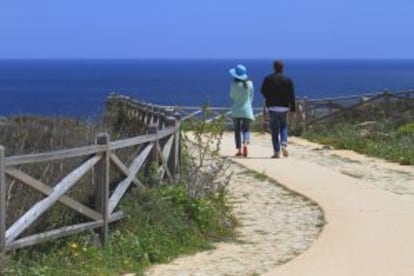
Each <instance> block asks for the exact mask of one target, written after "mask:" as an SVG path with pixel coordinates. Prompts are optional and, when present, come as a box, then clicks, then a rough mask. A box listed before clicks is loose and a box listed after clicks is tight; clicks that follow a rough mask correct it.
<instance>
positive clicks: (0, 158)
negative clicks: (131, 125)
mask: <svg viewBox="0 0 414 276" xmlns="http://www.w3.org/2000/svg"><path fill="white" fill-rule="evenodd" d="M121 104H122V108H124V110H125V111H126V112H127V113H128V114H130V115H131V116H136V117H137V118H139V119H140V120H142V121H143V122H146V125H147V126H148V128H147V134H145V135H142V136H137V137H132V138H128V139H123V140H117V141H110V140H109V135H108V134H106V133H101V134H99V135H97V137H96V144H95V145H90V146H84V147H78V148H72V149H65V150H59V151H52V152H46V153H37V154H27V155H17V156H5V149H4V147H3V146H0V253H4V252H6V251H8V250H14V249H17V248H22V247H26V246H31V245H34V244H38V243H41V242H44V241H47V240H52V239H56V238H60V237H64V236H68V235H73V234H76V233H80V232H83V231H87V230H92V229H99V231H98V232H99V236H100V239H101V242H102V243H103V244H104V243H105V242H106V239H107V236H108V225H109V224H110V223H112V222H115V221H117V220H119V219H122V218H123V217H124V213H123V212H122V211H121V210H118V209H119V208H118V209H117V207H118V206H119V203H120V201H121V199H122V198H123V197H124V195H125V194H126V192H127V190H128V188H129V187H130V186H131V184H133V185H135V186H136V187H139V188H145V184H146V183H142V182H141V181H140V180H139V179H138V178H137V173H138V172H139V171H140V169H141V168H143V166H144V165H145V164H151V165H152V164H155V165H156V166H157V168H158V170H157V172H158V177H159V178H168V179H169V180H170V181H172V182H173V181H176V180H177V178H178V177H179V171H180V163H179V154H180V153H179V151H180V120H179V119H178V118H176V117H174V116H172V115H173V114H172V113H171V110H169V109H168V108H159V109H158V108H157V109H154V108H151V107H150V106H149V105H148V104H141V103H137V102H134V101H131V100H130V99H127V98H123V97H118V98H111V97H110V98H109V99H108V104H107V108H108V112H109V113H110V112H115V110H114V108H115V107H117V106H118V107H119V105H121ZM125 148H129V149H131V148H132V149H134V152H135V155H134V156H133V158H132V162H131V163H130V165H129V166H127V165H126V164H125V163H124V162H122V161H121V159H120V158H119V157H118V156H117V153H116V152H117V150H120V149H125ZM79 157H80V158H83V160H84V161H83V162H81V164H80V165H79V166H77V167H76V168H73V170H72V171H71V172H69V173H68V174H67V175H66V176H65V177H63V178H62V179H61V180H60V181H59V182H58V183H43V182H41V181H40V180H39V179H36V178H34V177H32V176H31V175H29V174H27V173H25V172H24V171H23V170H21V169H20V168H21V167H22V166H24V165H27V164H38V163H43V162H63V160H66V159H70V158H79ZM88 172H89V173H91V172H92V175H93V177H92V178H91V181H93V182H94V183H93V184H94V187H95V204H94V207H90V206H88V205H87V204H84V203H81V202H80V201H78V200H76V199H74V198H71V197H70V196H69V195H68V191H69V190H70V189H71V188H73V187H74V186H75V185H76V184H77V183H78V182H79V180H80V179H81V178H82V177H83V176H84V175H85V174H86V173H88ZM113 172H116V173H117V174H121V175H122V178H121V179H122V180H121V181H120V182H119V183H109V182H110V174H111V173H113ZM11 180H13V181H18V182H19V183H21V184H23V185H24V186H25V187H27V188H28V189H33V190H34V191H36V192H38V193H41V194H42V195H44V198H43V199H41V200H40V201H38V202H36V203H35V204H33V205H32V206H31V207H30V208H29V209H28V210H27V211H26V212H24V214H23V215H22V216H20V217H19V218H18V219H17V220H16V221H14V222H12V223H8V224H9V225H6V216H7V213H8V212H13V210H8V209H7V199H6V194H7V191H8V185H9V184H8V183H10V181H11ZM110 184H111V186H110ZM110 187H112V189H111V190H110ZM58 203H59V204H63V205H64V206H66V207H68V208H70V209H72V210H74V211H75V212H77V213H78V214H79V215H81V216H82V217H84V218H85V222H82V223H77V224H73V225H66V226H64V227H61V228H57V229H52V230H48V231H45V232H42V233H35V234H31V235H24V233H25V231H27V230H28V229H29V228H30V227H31V226H33V225H34V224H35V222H36V221H38V219H39V218H40V217H41V216H42V215H43V214H45V213H46V211H48V210H50V208H52V206H54V205H56V204H58Z"/></svg>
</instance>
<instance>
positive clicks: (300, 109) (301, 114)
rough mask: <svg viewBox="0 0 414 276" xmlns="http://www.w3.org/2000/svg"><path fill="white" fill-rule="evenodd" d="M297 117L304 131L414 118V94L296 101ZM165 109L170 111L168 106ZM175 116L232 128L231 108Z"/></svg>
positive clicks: (181, 110)
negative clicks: (345, 122)
mask: <svg viewBox="0 0 414 276" xmlns="http://www.w3.org/2000/svg"><path fill="white" fill-rule="evenodd" d="M296 105H297V107H296V116H294V117H292V118H291V122H290V125H291V127H293V128H295V127H296V126H297V125H300V126H302V127H303V128H304V129H307V128H308V127H311V126H312V125H314V124H318V123H326V122H329V121H331V120H333V119H337V118H338V117H339V116H343V117H346V118H350V117H352V116H353V117H357V116H360V117H361V118H365V119H366V120H375V119H378V118H382V117H387V118H391V119H398V118H400V117H404V116H409V117H412V116H413V115H412V114H413V113H414V112H413V111H414V91H403V92H389V91H384V92H379V93H373V94H363V95H357V96H347V97H336V98H324V99H308V98H307V97H304V98H297V99H296ZM157 107H158V108H160V106H157ZM164 108H166V107H165V106H164ZM167 108H169V109H170V110H172V112H174V113H175V114H179V116H180V117H181V118H182V119H183V120H187V119H190V118H193V119H196V120H201V119H206V120H207V122H209V121H212V120H215V119H217V118H219V117H221V116H224V117H225V124H226V125H227V126H232V124H233V122H232V118H231V108H230V107H206V108H203V107H200V106H168V107H167ZM205 109H207V110H208V112H207V113H208V117H207V118H206V117H205V114H206V113H205V112H204V110H205ZM253 111H254V114H255V116H256V117H258V118H259V119H260V118H261V117H262V115H263V108H262V107H254V108H253Z"/></svg>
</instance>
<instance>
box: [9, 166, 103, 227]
mask: <svg viewBox="0 0 414 276" xmlns="http://www.w3.org/2000/svg"><path fill="white" fill-rule="evenodd" d="M6 174H8V175H9V176H11V177H13V178H14V179H16V180H18V181H20V182H21V183H23V184H26V185H28V186H29V187H32V188H33V189H35V190H36V191H39V192H41V193H42V194H44V195H46V196H49V195H51V194H52V193H53V189H52V188H50V187H49V186H48V185H46V184H44V183H42V182H41V181H39V180H37V179H35V178H33V177H31V176H30V175H27V174H26V173H24V172H22V171H19V170H17V169H7V170H6ZM58 201H59V202H61V203H62V204H64V205H65V206H67V207H69V208H71V209H72V210H75V211H76V212H78V213H80V214H82V215H84V216H86V217H88V218H90V219H93V220H100V219H102V216H101V215H100V214H99V213H98V212H96V211H94V210H92V209H91V208H89V207H87V206H85V205H83V204H82V203H80V202H78V201H76V200H74V199H72V198H70V197H68V196H66V195H63V196H62V197H60V198H59V199H58Z"/></svg>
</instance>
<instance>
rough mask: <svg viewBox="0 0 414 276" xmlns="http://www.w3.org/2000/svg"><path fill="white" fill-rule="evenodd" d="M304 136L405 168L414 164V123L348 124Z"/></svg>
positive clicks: (313, 130)
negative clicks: (368, 125)
mask: <svg viewBox="0 0 414 276" xmlns="http://www.w3.org/2000/svg"><path fill="white" fill-rule="evenodd" d="M303 136H304V137H305V138H307V139H309V140H311V141H315V142H318V143H322V144H328V145H332V146H334V147H335V148H339V149H349V150H355V151H357V152H359V153H363V154H367V155H369V156H373V157H379V158H383V159H386V160H389V161H393V162H398V163H400V164H401V165H414V150H413V149H414V123H408V124H404V125H402V126H397V125H394V124H393V123H391V122H388V121H382V122H376V123H375V125H373V126H370V128H369V129H366V128H361V126H360V125H356V124H352V123H350V122H345V123H337V124H334V125H333V126H330V127H318V128H314V129H312V130H310V131H308V132H306V133H305V134H304V135H303Z"/></svg>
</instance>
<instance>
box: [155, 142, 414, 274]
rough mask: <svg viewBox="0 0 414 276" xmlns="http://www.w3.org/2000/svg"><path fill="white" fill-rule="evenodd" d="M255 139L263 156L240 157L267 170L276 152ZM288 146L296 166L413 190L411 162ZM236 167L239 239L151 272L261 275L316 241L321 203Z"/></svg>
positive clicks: (232, 189) (233, 188) (397, 190)
mask: <svg viewBox="0 0 414 276" xmlns="http://www.w3.org/2000/svg"><path fill="white" fill-rule="evenodd" d="M229 135H230V134H226V137H225V138H226V139H225V141H226V143H231V141H232V139H231V138H229ZM252 141H253V143H252V147H251V148H252V150H254V148H255V146H257V147H258V149H259V147H260V150H261V153H260V156H256V157H254V158H253V159H248V160H239V159H235V161H237V162H239V161H240V162H241V163H243V164H244V165H246V166H249V164H253V165H254V166H252V167H256V169H257V170H258V171H259V172H264V173H266V170H263V171H260V169H258V168H261V166H260V165H259V164H260V163H261V162H264V163H263V164H267V165H268V164H269V162H270V161H271V162H273V160H270V159H268V158H267V156H266V155H265V154H264V153H263V152H266V151H267V149H269V156H270V155H271V150H270V149H271V147H270V140H269V137H268V136H267V135H260V134H257V135H254V137H253V139H252ZM230 147H231V146H230ZM228 148H229V145H227V151H226V153H224V154H225V155H229V154H230V153H229V150H228ZM289 150H290V152H291V156H290V157H289V162H290V164H292V165H293V166H294V164H295V162H299V163H300V164H306V163H307V162H309V163H311V164H312V165H314V166H316V168H318V166H321V167H323V168H324V169H326V170H329V171H332V172H333V175H335V173H340V174H341V175H343V176H345V179H347V178H353V179H356V180H358V183H362V185H368V186H369V185H375V186H376V187H379V188H381V189H382V190H387V191H390V192H392V193H394V194H397V195H403V196H412V195H413V194H414V193H413V192H414V168H413V167H412V166H409V167H403V166H399V165H396V164H392V163H388V162H384V161H382V160H377V159H374V158H368V157H365V156H361V155H358V154H355V153H353V152H349V151H336V150H326V149H322V147H321V146H320V145H317V144H313V143H309V142H307V141H305V140H302V139H295V138H292V139H291V143H290V146H289ZM296 160H297V161H296ZM245 161H246V162H245ZM277 161H282V160H277ZM277 161H276V162H277ZM252 162H253V163H252ZM299 163H298V164H299ZM275 164H277V163H275ZM231 169H232V170H234V172H235V176H234V177H233V179H232V181H231V183H230V186H229V193H230V198H231V203H232V204H233V207H234V212H235V215H236V216H237V217H238V219H239V220H240V222H241V226H240V228H239V229H238V232H239V234H240V235H239V242H233V243H219V244H217V245H216V248H215V249H214V250H211V251H206V252H201V253H198V254H195V255H193V256H185V257H181V258H178V259H176V260H174V261H173V262H172V263H170V264H163V265H157V266H154V267H152V268H151V269H150V270H149V271H147V275H261V274H263V273H265V272H269V271H274V270H275V268H276V269H277V267H279V266H280V265H281V264H283V263H285V262H287V261H289V260H291V259H292V258H294V257H295V256H297V255H299V254H300V253H302V252H304V251H305V250H306V249H308V248H309V247H310V246H311V245H312V243H313V241H314V240H315V239H316V238H317V237H318V235H319V233H320V229H321V228H320V227H321V225H322V223H323V221H322V220H323V218H322V211H321V209H319V208H318V206H317V205H315V204H314V203H313V202H312V201H310V200H308V199H306V198H305V197H302V196H299V195H297V194H295V193H292V192H290V191H289V190H287V189H285V188H283V187H282V186H280V185H276V184H275V183H274V182H273V181H269V180H265V181H263V180H259V179H258V178H257V177H254V174H252V173H246V170H245V169H244V168H242V167H240V166H238V165H236V164H233V165H232V168H231ZM315 173H318V171H315ZM333 181H335V179H333ZM358 185H359V184H358ZM328 233H329V231H328ZM270 275H273V274H270Z"/></svg>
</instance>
